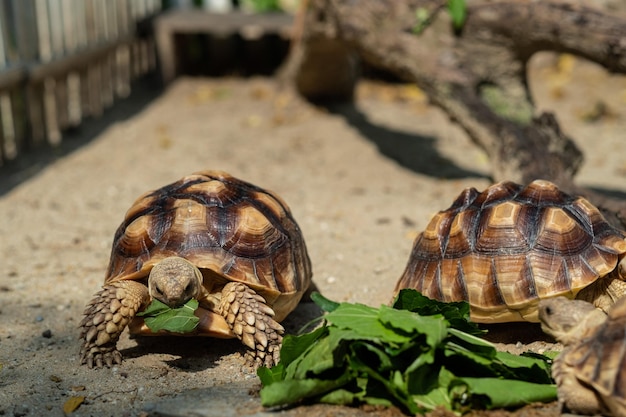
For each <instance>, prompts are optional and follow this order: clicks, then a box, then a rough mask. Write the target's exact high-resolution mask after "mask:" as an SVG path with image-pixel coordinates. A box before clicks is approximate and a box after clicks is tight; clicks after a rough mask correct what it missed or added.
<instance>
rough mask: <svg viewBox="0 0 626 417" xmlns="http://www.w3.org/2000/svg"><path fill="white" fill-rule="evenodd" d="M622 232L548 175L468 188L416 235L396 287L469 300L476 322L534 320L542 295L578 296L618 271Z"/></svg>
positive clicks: (624, 249)
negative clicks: (527, 181) (480, 188)
mask: <svg viewBox="0 0 626 417" xmlns="http://www.w3.org/2000/svg"><path fill="white" fill-rule="evenodd" d="M624 237H625V236H624V234H623V233H622V232H621V231H619V230H617V229H615V228H614V227H612V226H611V225H610V224H608V223H607V222H606V220H605V219H604V217H603V216H602V214H601V213H600V212H599V211H598V209H597V208H595V207H594V206H593V205H592V204H591V203H589V202H588V201H587V200H585V199H584V198H582V197H572V196H570V195H568V194H566V193H564V192H562V191H560V190H559V189H558V188H557V187H556V186H555V185H554V184H552V183H550V182H548V181H543V180H537V181H534V182H532V183H530V184H529V185H528V186H526V187H524V186H521V185H518V184H515V183H512V182H501V183H498V184H495V185H493V186H491V187H489V188H487V189H486V190H485V191H483V192H482V193H479V192H478V191H476V189H474V188H468V189H466V190H464V191H463V192H462V193H461V194H460V195H459V197H458V198H457V199H456V201H454V203H453V204H452V206H451V207H450V208H448V209H447V210H445V211H441V212H439V213H438V214H437V215H435V216H434V217H433V219H432V220H431V221H430V223H429V224H428V226H427V227H426V230H424V231H423V232H422V233H421V234H420V235H419V236H418V237H417V238H416V240H415V242H414V245H413V249H412V252H411V255H410V258H409V262H408V264H407V267H406V269H405V271H404V273H403V275H402V276H401V277H400V279H399V281H398V283H397V285H396V289H395V291H396V293H397V292H398V291H399V290H400V289H402V288H414V289H416V290H418V291H420V292H421V293H422V294H424V295H426V296H428V297H430V298H434V299H437V300H441V301H446V302H450V301H468V302H469V304H470V314H471V316H472V319H473V320H474V321H477V322H483V323H496V322H508V321H533V322H536V321H538V318H537V303H538V302H539V300H540V299H543V298H549V297H556V296H558V295H563V296H566V297H568V298H574V297H575V296H576V294H577V293H578V292H579V291H580V290H581V289H583V288H585V287H587V286H588V285H590V284H591V283H593V282H594V281H596V280H597V279H598V278H599V277H602V276H605V275H607V274H608V273H610V272H611V271H613V270H614V269H615V267H616V265H617V262H618V260H619V259H620V257H621V256H622V254H624V253H626V241H625V240H624Z"/></svg>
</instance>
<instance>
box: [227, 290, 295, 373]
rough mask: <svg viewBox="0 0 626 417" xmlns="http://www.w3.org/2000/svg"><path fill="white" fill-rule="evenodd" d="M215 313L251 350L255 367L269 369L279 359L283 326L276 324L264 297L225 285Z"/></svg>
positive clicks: (252, 291) (251, 357)
mask: <svg viewBox="0 0 626 417" xmlns="http://www.w3.org/2000/svg"><path fill="white" fill-rule="evenodd" d="M218 312H219V313H220V314H221V315H222V316H224V317H225V318H226V322H227V323H228V325H229V326H231V328H232V330H233V332H234V333H235V335H236V336H237V338H239V339H240V340H241V341H242V342H243V344H244V345H246V346H248V347H249V348H250V349H251V351H250V352H249V354H250V359H251V362H252V363H254V365H255V366H262V365H265V366H272V365H274V364H275V363H277V362H278V360H279V359H280V356H279V354H280V345H281V343H282V340H283V336H282V334H283V332H284V329H283V326H281V325H280V324H279V323H277V322H276V321H275V320H274V319H273V317H274V311H273V310H272V309H271V308H270V307H268V306H267V305H265V300H264V299H263V297H261V296H260V295H258V294H257V293H255V292H254V290H252V289H251V288H250V287H247V286H246V285H244V284H241V283H239V282H230V283H228V284H226V285H225V286H224V290H223V294H222V299H221V301H220V304H219V308H218Z"/></svg>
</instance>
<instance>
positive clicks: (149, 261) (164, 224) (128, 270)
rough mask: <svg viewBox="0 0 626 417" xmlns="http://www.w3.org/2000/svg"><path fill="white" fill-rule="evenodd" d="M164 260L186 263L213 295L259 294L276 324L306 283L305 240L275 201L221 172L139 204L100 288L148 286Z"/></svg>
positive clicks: (122, 229)
mask: <svg viewBox="0 0 626 417" xmlns="http://www.w3.org/2000/svg"><path fill="white" fill-rule="evenodd" d="M169 256H179V257H182V258H185V259H187V260H188V261H190V262H191V263H193V264H194V265H196V266H197V267H198V268H200V269H201V270H202V272H203V275H204V285H205V287H207V290H208V291H209V292H210V293H211V292H214V291H219V289H220V288H221V287H222V286H223V285H224V284H225V283H226V282H228V281H238V282H243V283H245V284H247V285H248V286H250V287H251V288H253V289H254V290H255V291H257V292H258V293H260V294H261V295H262V296H263V297H264V298H265V300H266V302H267V303H268V305H270V306H272V307H273V308H274V311H275V313H276V316H275V319H276V320H277V321H281V320H282V319H283V318H284V317H285V316H286V315H287V314H289V313H290V312H291V311H292V310H293V309H294V308H295V307H296V305H297V304H298V302H299V301H300V298H301V297H302V294H303V293H304V291H305V290H306V289H307V288H308V286H309V284H310V281H311V274H312V273H311V263H310V260H309V257H308V254H307V250H306V246H305V243H304V239H303V237H302V234H301V232H300V228H299V227H298V225H297V223H296V221H295V220H294V219H293V217H292V215H291V212H290V210H289V208H288V207H287V204H286V203H285V202H284V201H283V200H282V199H281V198H280V197H279V196H277V195H275V194H273V193H271V192H269V191H266V190H263V189H261V188H259V187H257V186H255V185H253V184H250V183H247V182H244V181H242V180H239V179H236V178H234V177H232V176H230V175H229V174H227V173H224V172H219V171H204V172H198V173H195V174H192V175H189V176H186V177H184V178H182V179H181V180H179V181H176V182H174V183H172V184H169V185H167V186H165V187H162V188H160V189H158V190H155V191H150V192H148V193H146V194H144V195H143V196H141V197H139V198H138V199H137V201H135V203H134V204H133V205H132V207H131V208H130V209H129V210H128V212H127V213H126V216H125V218H124V221H123V222H122V224H121V225H120V226H119V228H118V229H117V232H116V233H115V237H114V241H113V248H112V251H111V259H110V263H109V267H108V271H107V274H106V278H105V282H112V281H118V280H128V279H130V280H147V278H148V275H149V273H150V270H151V269H152V267H153V266H154V265H155V264H156V263H158V262H159V261H160V260H162V259H164V258H167V257H169Z"/></svg>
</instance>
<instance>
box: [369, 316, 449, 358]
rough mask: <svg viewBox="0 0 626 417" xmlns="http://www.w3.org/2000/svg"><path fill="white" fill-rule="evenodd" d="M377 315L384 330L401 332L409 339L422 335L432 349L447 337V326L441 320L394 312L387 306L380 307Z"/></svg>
mask: <svg viewBox="0 0 626 417" xmlns="http://www.w3.org/2000/svg"><path fill="white" fill-rule="evenodd" d="M378 315H379V320H380V322H381V323H382V324H383V325H385V327H386V328H393V329H398V330H401V331H402V332H403V333H406V334H407V335H408V336H409V337H415V335H416V334H420V333H421V334H424V335H425V336H426V341H427V343H428V345H429V346H430V347H433V348H434V347H436V346H438V345H439V344H440V343H441V341H442V340H443V339H444V338H445V337H446V335H447V330H446V329H447V327H448V326H447V324H446V323H445V322H444V321H443V320H441V318H435V317H426V316H420V315H419V314H416V313H413V312H411V311H408V310H395V309H393V308H391V307H387V306H381V307H380V309H379V312H378Z"/></svg>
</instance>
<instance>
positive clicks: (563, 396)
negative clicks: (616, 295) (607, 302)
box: [539, 297, 626, 417]
mask: <svg viewBox="0 0 626 417" xmlns="http://www.w3.org/2000/svg"><path fill="white" fill-rule="evenodd" d="M539 319H540V320H541V327H542V329H543V330H544V332H546V333H548V334H550V335H552V336H553V337H554V338H555V339H556V340H557V341H559V342H561V343H563V345H564V346H565V347H564V348H563V351H561V353H560V354H559V355H558V356H557V357H556V359H555V360H554V363H553V365H552V376H553V378H554V380H555V381H556V384H557V389H558V397H559V402H560V403H561V405H562V407H564V408H565V409H567V410H569V411H571V412H574V413H577V414H601V415H613V416H622V417H623V416H626V298H625V297H622V298H621V299H619V300H618V301H617V302H616V303H615V305H613V307H611V308H610V309H609V313H608V316H607V315H606V314H604V313H603V312H602V311H600V310H598V309H597V308H595V307H594V306H593V305H592V304H590V303H588V302H585V301H582V300H569V299H567V298H564V297H557V298H553V299H549V300H542V301H541V302H540V303H539Z"/></svg>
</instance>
